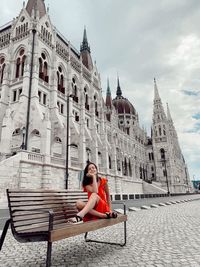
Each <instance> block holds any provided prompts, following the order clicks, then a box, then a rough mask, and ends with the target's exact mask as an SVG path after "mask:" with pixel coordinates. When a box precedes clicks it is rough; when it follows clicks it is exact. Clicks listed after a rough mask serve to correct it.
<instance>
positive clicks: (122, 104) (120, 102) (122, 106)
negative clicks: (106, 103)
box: [113, 96, 136, 115]
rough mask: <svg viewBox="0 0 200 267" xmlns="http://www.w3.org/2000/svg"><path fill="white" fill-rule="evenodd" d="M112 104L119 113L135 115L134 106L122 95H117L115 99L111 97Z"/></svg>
mask: <svg viewBox="0 0 200 267" xmlns="http://www.w3.org/2000/svg"><path fill="white" fill-rule="evenodd" d="M113 105H114V106H115V109H116V110H117V112H118V113H119V114H120V113H123V114H124V113H126V114H133V115H136V111H135V108H134V107H133V105H132V104H131V102H130V101H129V100H128V99H127V98H124V97H123V96H120V97H118V96H117V97H116V98H115V99H113Z"/></svg>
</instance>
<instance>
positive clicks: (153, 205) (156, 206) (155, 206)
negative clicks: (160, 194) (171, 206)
mask: <svg viewBox="0 0 200 267" xmlns="http://www.w3.org/2000/svg"><path fill="white" fill-rule="evenodd" d="M158 207H159V205H157V204H151V208H158Z"/></svg>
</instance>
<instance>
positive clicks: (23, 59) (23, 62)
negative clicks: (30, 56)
mask: <svg viewBox="0 0 200 267" xmlns="http://www.w3.org/2000/svg"><path fill="white" fill-rule="evenodd" d="M25 60H26V56H23V57H22V68H21V76H24V64H25Z"/></svg>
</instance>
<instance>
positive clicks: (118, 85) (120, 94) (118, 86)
mask: <svg viewBox="0 0 200 267" xmlns="http://www.w3.org/2000/svg"><path fill="white" fill-rule="evenodd" d="M116 95H117V97H121V96H122V90H121V87H120V84H119V77H117V92H116Z"/></svg>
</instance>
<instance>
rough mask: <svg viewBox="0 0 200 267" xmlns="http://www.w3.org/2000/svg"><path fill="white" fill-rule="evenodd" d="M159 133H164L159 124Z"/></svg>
mask: <svg viewBox="0 0 200 267" xmlns="http://www.w3.org/2000/svg"><path fill="white" fill-rule="evenodd" d="M159 135H162V132H161V126H160V125H159Z"/></svg>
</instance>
